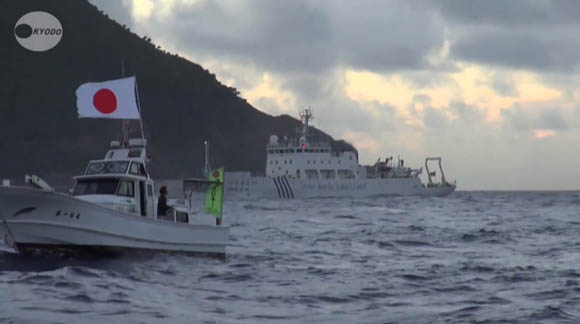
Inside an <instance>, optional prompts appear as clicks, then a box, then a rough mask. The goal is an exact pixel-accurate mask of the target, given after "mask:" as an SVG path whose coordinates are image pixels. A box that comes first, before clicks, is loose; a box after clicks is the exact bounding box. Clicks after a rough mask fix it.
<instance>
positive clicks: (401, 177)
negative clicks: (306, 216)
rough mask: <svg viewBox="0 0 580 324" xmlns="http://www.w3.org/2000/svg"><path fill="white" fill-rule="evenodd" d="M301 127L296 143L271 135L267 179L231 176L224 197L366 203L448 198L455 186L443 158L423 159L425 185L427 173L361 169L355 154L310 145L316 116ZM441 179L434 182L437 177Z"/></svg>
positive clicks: (395, 166)
mask: <svg viewBox="0 0 580 324" xmlns="http://www.w3.org/2000/svg"><path fill="white" fill-rule="evenodd" d="M300 119H301V121H302V127H301V128H299V129H298V130H297V131H298V133H299V135H300V136H299V137H298V138H297V139H296V138H294V139H284V140H283V141H280V139H279V138H278V137H277V136H276V135H272V136H271V137H270V140H269V142H268V144H267V145H266V174H265V175H262V176H256V175H253V174H252V173H250V172H228V173H227V176H226V180H225V188H224V190H225V194H226V195H228V196H229V195H231V196H243V197H265V198H280V199H293V198H313V197H343V196H345V197H346V196H348V197H367V196H375V195H419V196H446V195H449V194H450V193H452V192H453V191H454V190H455V187H456V185H455V183H450V182H448V181H447V180H446V178H445V174H444V173H443V168H442V165H441V158H440V157H430V158H427V159H425V169H426V171H427V178H428V182H427V183H426V184H424V183H422V182H421V179H420V178H419V175H420V174H421V173H422V171H423V168H419V169H413V168H409V167H407V166H405V163H404V160H401V159H397V160H396V161H395V160H394V159H393V158H392V157H390V158H387V159H386V160H385V161H381V160H380V159H379V160H378V161H377V162H376V163H375V164H374V165H371V166H363V165H359V162H358V154H357V152H355V151H346V152H334V151H332V150H331V146H330V143H329V142H313V141H310V133H309V129H310V126H309V122H310V120H311V119H312V112H311V110H310V109H306V110H304V111H302V112H300ZM433 163H436V167H437V168H438V169H439V173H440V177H439V179H440V180H439V181H438V182H436V180H435V177H436V171H431V170H430V169H429V166H430V165H431V166H432V167H433V165H432V164H433Z"/></svg>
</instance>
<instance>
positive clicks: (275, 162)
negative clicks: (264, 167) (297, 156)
mask: <svg viewBox="0 0 580 324" xmlns="http://www.w3.org/2000/svg"><path fill="white" fill-rule="evenodd" d="M280 163H282V162H280ZM272 164H278V160H276V161H270V165H272ZM284 164H292V160H284Z"/></svg>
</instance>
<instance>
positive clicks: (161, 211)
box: [157, 186, 169, 216]
mask: <svg viewBox="0 0 580 324" xmlns="http://www.w3.org/2000/svg"><path fill="white" fill-rule="evenodd" d="M159 194H160V195H159V200H157V216H166V215H167V210H168V209H169V206H167V187H166V186H163V187H161V189H159Z"/></svg>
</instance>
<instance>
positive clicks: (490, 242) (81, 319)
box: [0, 192, 580, 323]
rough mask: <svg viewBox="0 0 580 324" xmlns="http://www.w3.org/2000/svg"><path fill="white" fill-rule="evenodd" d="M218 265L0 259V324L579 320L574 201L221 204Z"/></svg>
mask: <svg viewBox="0 0 580 324" xmlns="http://www.w3.org/2000/svg"><path fill="white" fill-rule="evenodd" d="M224 223H225V224H227V225H229V226H231V231H230V244H229V246H228V248H227V257H226V258H225V260H224V259H216V258H209V257H193V256H186V255H179V254H167V253H150V254H142V253H141V254H135V255H125V256H119V257H102V258H91V259H84V258H83V259H74V258H63V257H56V256H36V257H30V256H28V257H24V256H19V255H15V254H13V253H10V252H9V251H10V249H9V248H8V247H6V246H4V247H3V248H2V252H0V323H580V192H455V193H453V194H452V195H450V196H448V197H444V198H421V197H373V198H367V199H351V198H340V199H338V198H327V199H309V200H265V199H251V200H242V199H240V200H228V201H226V203H225V205H224Z"/></svg>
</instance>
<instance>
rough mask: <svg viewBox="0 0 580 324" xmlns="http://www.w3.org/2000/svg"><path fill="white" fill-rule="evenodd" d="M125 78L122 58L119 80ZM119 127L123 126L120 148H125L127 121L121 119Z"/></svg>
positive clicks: (123, 59) (123, 58) (122, 59)
mask: <svg viewBox="0 0 580 324" xmlns="http://www.w3.org/2000/svg"><path fill="white" fill-rule="evenodd" d="M124 77H125V57H124V56H122V57H121V78H124ZM121 125H123V126H122V127H123V128H122V130H121V131H122V132H123V137H122V140H121V147H125V145H126V144H127V142H128V134H127V133H128V132H127V120H125V119H123V120H121Z"/></svg>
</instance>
